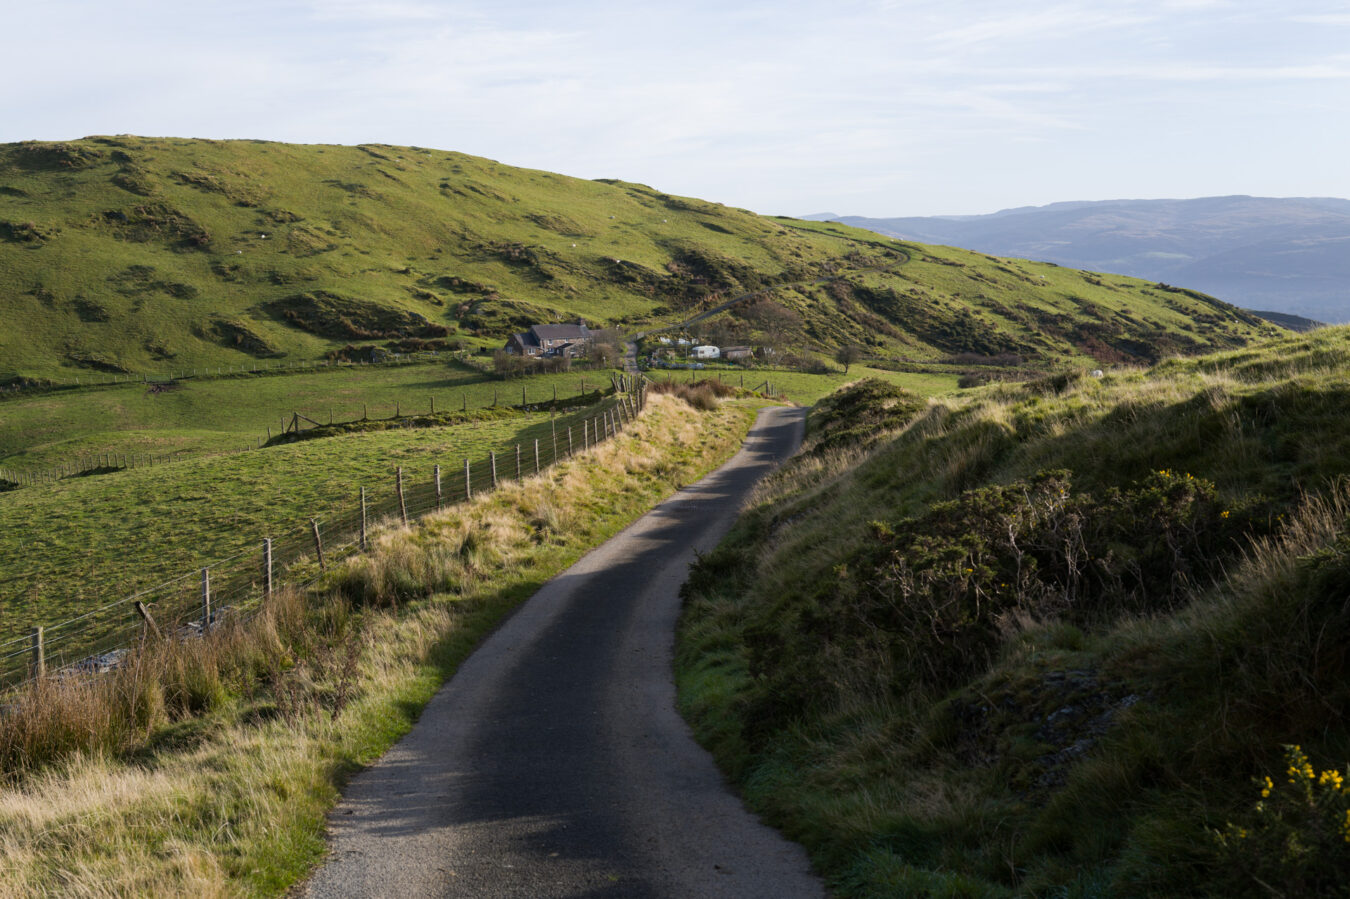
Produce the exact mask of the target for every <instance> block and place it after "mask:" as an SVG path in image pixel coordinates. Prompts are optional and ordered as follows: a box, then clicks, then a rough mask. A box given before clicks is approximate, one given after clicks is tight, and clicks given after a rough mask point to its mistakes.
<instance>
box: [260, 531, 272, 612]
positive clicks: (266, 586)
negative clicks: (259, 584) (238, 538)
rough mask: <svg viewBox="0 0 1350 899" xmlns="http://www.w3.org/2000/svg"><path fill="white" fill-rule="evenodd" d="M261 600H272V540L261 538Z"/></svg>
mask: <svg viewBox="0 0 1350 899" xmlns="http://www.w3.org/2000/svg"><path fill="white" fill-rule="evenodd" d="M262 578H263V599H271V598H272V538H271V537H264V538H263V569H262Z"/></svg>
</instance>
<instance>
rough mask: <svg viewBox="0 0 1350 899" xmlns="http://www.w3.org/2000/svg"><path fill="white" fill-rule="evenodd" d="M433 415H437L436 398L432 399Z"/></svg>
mask: <svg viewBox="0 0 1350 899" xmlns="http://www.w3.org/2000/svg"><path fill="white" fill-rule="evenodd" d="M431 414H432V415H435V414H436V397H434V396H433V397H432V398H431Z"/></svg>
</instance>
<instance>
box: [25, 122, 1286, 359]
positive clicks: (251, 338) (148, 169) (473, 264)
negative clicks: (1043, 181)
mask: <svg viewBox="0 0 1350 899" xmlns="http://www.w3.org/2000/svg"><path fill="white" fill-rule="evenodd" d="M770 287H773V288H775V289H774V291H773V294H772V300H763V301H760V302H755V303H747V304H744V305H742V306H739V307H737V308H736V310H734V311H733V313H731V314H729V315H727V316H722V317H719V319H717V320H715V321H718V322H721V323H722V324H721V325H718V327H721V328H722V329H723V333H722V335H721V336H724V337H734V338H736V339H739V340H754V341H757V342H769V343H772V344H774V345H776V346H778V347H780V348H786V349H788V350H790V351H792V352H794V353H796V354H799V355H803V354H804V355H809V354H811V353H813V352H829V351H831V350H832V349H833V348H834V347H837V346H838V345H840V344H843V343H855V344H859V345H862V346H864V347H866V348H867V349H868V350H869V351H870V353H871V354H873V355H874V356H877V357H880V358H887V357H904V358H918V359H936V358H940V357H943V356H949V355H954V354H961V353H975V354H982V355H997V354H1000V353H1013V354H1019V355H1023V356H1025V357H1027V358H1029V359H1033V360H1037V361H1039V362H1041V363H1043V364H1053V363H1058V362H1063V361H1069V360H1072V361H1077V362H1080V363H1081V362H1087V361H1091V360H1093V359H1095V360H1098V361H1101V362H1110V361H1130V360H1138V359H1145V360H1151V359H1155V358H1157V357H1159V356H1160V355H1166V354H1170V353H1178V352H1180V353H1189V352H1196V351H1201V350H1206V349H1217V348H1224V347H1232V346H1237V345H1241V344H1242V343H1244V342H1245V341H1247V340H1249V339H1251V338H1252V337H1254V336H1256V335H1257V334H1259V333H1261V332H1262V331H1263V330H1264V329H1266V328H1268V326H1267V325H1265V324H1264V323H1261V322H1259V321H1258V320H1257V319H1255V318H1253V317H1251V316H1250V315H1247V314H1246V313H1243V312H1241V311H1240V310H1237V309H1235V308H1234V307H1232V306H1229V305H1227V304H1225V303H1221V302H1218V301H1216V300H1213V299H1212V298H1209V297H1206V296H1203V295H1199V294H1195V293H1192V292H1190V291H1185V290H1179V289H1170V288H1162V287H1159V286H1156V285H1151V284H1149V283H1147V282H1143V281H1138V280H1134V279H1130V278H1123V277H1115V276H1112V277H1109V278H1102V277H1098V276H1092V275H1084V274H1081V273H1078V272H1073V271H1067V270H1064V269H1060V268H1057V267H1055V266H1050V265H1039V264H1029V263H1024V262H1013V261H1009V260H1003V259H995V258H992V257H987V256H982V255H978V254H974V253H968V252H962V251H955V250H949V249H939V248H933V247H925V246H920V245H916V244H908V243H903V242H899V241H894V240H889V239H882V238H878V237H877V236H876V235H875V234H872V233H870V232H866V231H862V230H858V229H852V228H847V227H843V226H839V225H830V224H819V223H809V222H801V221H796V220H792V219H773V218H765V217H761V216H757V215H754V214H751V213H749V212H746V211H743V210H738V209H731V208H727V207H724V206H721V205H718V204H715V203H709V202H705V201H701V200H694V199H688V198H682V197H674V196H670V195H667V194H664V193H661V192H659V191H657V190H654V189H652V188H649V187H646V186H643V185H637V184H627V183H622V182H609V181H605V182H593V181H583V180H578V179H575V178H568V177H564V176H562V175H555V174H551V173H548V172H539V171H531V170H525V169H518V168H511V167H508V166H504V165H500V164H498V163H495V162H492V161H490V160H486V159H480V158H475V157H471V156H465V155H462V154H458V153H450V152H441V151H434V150H427V149H421V148H412V147H389V146H369V145H366V146H360V147H340V146H301V145H290V144H279V143H267V142H261V141H207V140H183V139H168V138H140V137H130V136H119V137H93V138H87V139H84V140H79V141H71V142H67V143H33V142H29V143H20V144H10V145H5V146H3V147H0V314H3V315H4V317H5V320H6V321H7V322H11V323H14V324H15V325H16V326H15V327H11V328H7V329H5V331H4V333H3V334H0V381H14V380H17V379H22V378H32V377H53V378H70V377H73V376H74V375H75V374H77V373H79V372H81V371H89V370H94V371H102V372H134V373H141V372H152V373H154V372H159V373H168V372H173V371H180V370H182V369H184V368H191V367H196V366H221V365H226V366H229V365H241V364H247V363H250V362H252V361H253V360H256V359H288V360H302V359H319V358H324V357H326V356H333V355H339V356H342V357H344V358H357V357H368V356H369V354H370V353H371V351H372V348H374V347H379V348H381V349H382V350H385V351H388V350H393V351H400V350H409V349H417V348H433V349H434V348H442V347H447V346H460V345H467V346H469V347H473V346H478V345H494V344H497V343H498V342H499V341H500V340H502V339H503V337H504V336H506V335H507V334H508V333H510V332H511V331H512V330H514V329H518V328H519V327H521V326H522V325H524V324H526V323H529V322H533V321H541V320H544V321H548V320H566V319H571V318H575V317H584V318H585V319H587V320H588V321H589V322H590V323H592V324H593V325H613V326H620V327H626V326H637V325H649V324H668V323H672V322H677V321H680V320H682V319H683V318H684V317H686V315H687V314H688V313H689V312H691V311H694V310H697V309H700V308H705V307H707V306H710V305H712V304H714V303H715V302H716V301H718V300H724V299H727V298H730V297H734V296H737V295H740V294H744V293H747V292H751V291H760V290H764V289H767V288H770ZM349 348H350V349H349Z"/></svg>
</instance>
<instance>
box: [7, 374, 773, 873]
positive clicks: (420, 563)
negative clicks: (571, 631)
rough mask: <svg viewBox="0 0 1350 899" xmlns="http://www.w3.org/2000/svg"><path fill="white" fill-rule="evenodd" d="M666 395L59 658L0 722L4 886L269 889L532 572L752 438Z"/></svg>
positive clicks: (542, 571) (547, 572)
mask: <svg viewBox="0 0 1350 899" xmlns="http://www.w3.org/2000/svg"><path fill="white" fill-rule="evenodd" d="M751 417H752V416H751V413H750V410H748V409H745V408H741V407H736V406H727V407H724V408H722V409H720V410H719V411H718V412H716V413H712V414H700V415H693V414H691V411H690V409H689V407H688V406H687V405H686V404H685V403H684V402H683V401H681V400H678V399H676V398H673V397H665V396H653V397H652V398H651V400H650V402H649V405H648V411H647V413H646V414H644V415H643V416H642V417H641V418H640V419H639V421H638V422H635V423H634V424H633V425H632V426H631V427H630V428H629V429H627V430H626V431H625V432H624V433H622V434H621V435H619V437H617V438H616V439H614V440H612V441H610V442H607V443H605V444H603V445H602V446H600V447H598V448H595V449H593V450H591V451H590V452H587V453H581V454H578V456H577V457H575V458H574V459H571V460H568V461H567V462H564V463H562V464H560V465H558V466H556V467H555V468H553V469H551V470H550V471H549V472H547V473H545V474H544V475H542V476H540V477H535V478H528V479H526V480H524V481H521V482H519V483H508V484H505V485H503V487H502V489H500V490H498V491H496V492H495V493H492V494H487V495H483V496H480V497H476V498H475V499H474V501H473V502H472V503H468V504H464V505H461V506H456V507H454V508H452V509H450V510H447V511H446V512H444V513H441V514H439V515H434V516H431V517H429V518H427V519H425V520H424V524H423V525H422V526H421V527H418V528H413V529H404V528H401V527H396V526H392V525H386V526H385V527H384V528H382V529H381V530H379V531H377V532H376V533H374V534H373V535H372V538H371V539H372V544H373V545H372V547H371V551H370V552H369V554H367V555H366V556H363V557H358V558H353V559H350V560H348V561H346V562H344V563H342V564H341V565H338V566H334V570H333V571H332V572H330V576H329V578H328V580H327V581H326V582H325V583H324V584H323V585H322V586H321V588H320V589H319V590H317V591H315V592H313V593H311V594H308V595H301V594H297V593H287V594H279V595H278V596H277V597H276V598H275V601H274V602H273V603H271V604H270V605H269V606H268V607H267V608H266V609H265V611H264V612H263V613H262V614H260V615H258V616H257V617H255V618H253V619H251V620H250V621H248V622H243V621H240V622H236V623H233V624H228V625H223V626H221V627H219V628H218V629H217V631H216V632H215V633H214V634H212V635H211V636H210V637H209V638H208V639H204V640H190V641H179V642H173V643H163V644H155V645H151V646H149V647H147V648H146V650H145V651H144V652H143V653H141V654H140V655H139V656H138V657H137V659H136V660H135V661H134V662H133V663H132V664H130V665H128V666H127V667H125V668H124V669H122V670H120V671H118V672H117V673H116V674H113V675H109V676H106V677H100V678H77V679H69V680H58V679H54V678H53V679H48V681H46V682H45V683H42V684H35V685H34V687H33V690H32V691H31V692H29V693H28V694H24V695H20V696H18V697H16V700H15V701H16V705H15V706H14V708H13V709H12V711H11V713H10V716H9V717H8V718H7V719H6V722H5V723H6V726H5V727H4V728H3V729H0V758H4V759H5V763H6V765H7V768H6V770H7V772H8V779H7V782H6V783H4V784H3V785H0V897H8V896H91V897H92V896H151V895H153V896H240V895H276V894H279V893H281V892H283V891H284V890H285V889H286V888H287V887H288V886H289V885H290V884H292V883H293V882H294V881H295V880H296V879H297V878H299V877H302V876H304V874H305V872H306V871H307V870H308V867H309V866H310V865H312V864H314V863H315V862H316V861H317V860H318V859H319V858H320V857H321V854H322V851H323V827H324V815H325V814H326V812H327V810H328V808H330V807H331V804H332V803H333V801H334V800H335V798H336V796H337V790H338V788H339V786H340V784H341V782H342V778H343V776H344V775H343V772H345V771H350V770H352V769H353V768H354V767H356V766H357V765H359V764H362V763H365V762H368V761H370V760H372V759H373V758H375V757H377V756H378V754H379V753H380V752H382V751H383V750H384V749H385V748H387V747H388V746H389V745H390V744H391V743H392V742H393V741H394V740H395V739H397V737H398V736H400V735H401V734H402V733H403V732H404V731H405V730H406V728H408V727H410V726H411V724H412V721H413V719H414V718H415V714H416V711H415V710H416V709H418V708H420V706H421V704H422V703H425V702H426V701H427V700H428V699H430V697H431V696H432V695H433V693H434V691H435V690H436V688H437V687H438V685H439V683H440V682H441V679H442V678H443V677H445V676H446V675H447V673H448V672H449V671H452V670H453V665H454V664H455V663H456V660H457V659H459V658H462V657H463V656H464V655H467V653H468V652H469V651H470V650H471V648H472V647H473V645H474V644H475V643H476V640H477V639H478V637H479V636H480V635H481V634H482V633H483V632H484V631H485V630H486V629H487V628H490V627H491V626H492V625H493V623H494V622H495V621H497V620H498V619H499V618H500V616H501V615H503V614H505V613H506V612H507V611H508V610H509V609H510V608H511V607H512V606H513V605H514V604H515V603H516V602H518V601H519V600H520V599H521V598H523V596H524V595H525V594H524V593H523V592H522V590H521V587H522V586H523V585H529V584H532V583H537V582H538V581H540V580H542V579H544V578H547V577H549V576H551V575H553V574H555V573H556V572H557V571H560V570H561V569H562V568H563V567H565V565H566V564H568V563H569V562H570V561H571V560H573V559H575V558H578V557H579V556H580V555H581V554H582V553H583V552H585V551H586V550H588V549H589V548H590V547H592V546H593V545H595V544H596V543H598V542H599V541H601V540H603V539H604V538H606V537H607V536H609V535H610V534H612V533H614V532H616V531H617V530H619V529H620V528H621V527H623V526H624V525H625V524H627V522H628V521H631V520H632V518H633V517H634V516H635V515H636V514H639V513H640V512H641V511H642V510H643V509H645V508H647V507H648V506H649V505H650V504H651V503H652V502H654V501H655V500H657V499H659V498H661V497H662V496H664V495H666V494H668V493H670V492H671V491H672V490H673V489H675V488H676V487H677V486H679V485H681V484H682V483H685V482H687V481H689V480H692V479H694V478H695V477H697V476H699V475H701V474H702V473H703V472H706V471H707V470H708V469H710V468H711V467H713V466H714V465H715V464H716V463H717V462H719V461H720V460H722V459H725V458H726V457H727V456H729V455H730V454H731V453H732V452H733V451H734V450H735V448H736V447H737V446H739V444H740V440H741V437H742V436H743V434H744V430H745V427H746V426H747V425H748V423H749V421H750V418H751Z"/></svg>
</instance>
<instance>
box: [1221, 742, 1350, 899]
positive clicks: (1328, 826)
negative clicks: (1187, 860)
mask: <svg viewBox="0 0 1350 899" xmlns="http://www.w3.org/2000/svg"><path fill="white" fill-rule="evenodd" d="M1284 762H1285V770H1284V772H1283V774H1282V775H1281V776H1278V777H1270V776H1266V777H1262V778H1260V779H1259V780H1258V781H1257V788H1258V789H1259V790H1260V793H1261V796H1260V799H1258V800H1257V801H1256V802H1255V803H1254V804H1253V805H1252V806H1251V809H1250V811H1249V812H1248V814H1247V815H1245V816H1244V817H1242V818H1241V819H1240V822H1239V823H1232V822H1230V823H1229V824H1228V825H1227V826H1226V827H1224V828H1223V829H1222V830H1220V831H1216V832H1215V833H1214V839H1215V840H1216V841H1217V843H1218V844H1219V847H1220V853H1221V855H1222V856H1223V861H1224V864H1223V865H1222V866H1220V867H1219V868H1218V869H1217V870H1218V871H1220V872H1221V873H1220V875H1219V879H1220V881H1221V883H1220V884H1217V886H1219V887H1220V888H1223V887H1228V888H1230V889H1232V890H1235V891H1239V892H1241V891H1245V890H1250V889H1251V888H1252V887H1253V886H1256V887H1260V888H1262V889H1264V890H1267V891H1269V893H1270V894H1271V895H1284V896H1300V897H1301V896H1344V895H1346V892H1347V890H1348V889H1350V776H1347V775H1350V769H1347V771H1346V773H1342V772H1341V771H1337V770H1336V769H1335V768H1327V769H1325V770H1323V771H1321V772H1318V771H1317V770H1316V769H1315V768H1314V767H1313V765H1312V762H1311V761H1309V759H1308V756H1307V755H1306V754H1305V753H1304V752H1303V749H1302V747H1300V746H1297V745H1290V746H1286V747H1285V751H1284Z"/></svg>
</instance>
